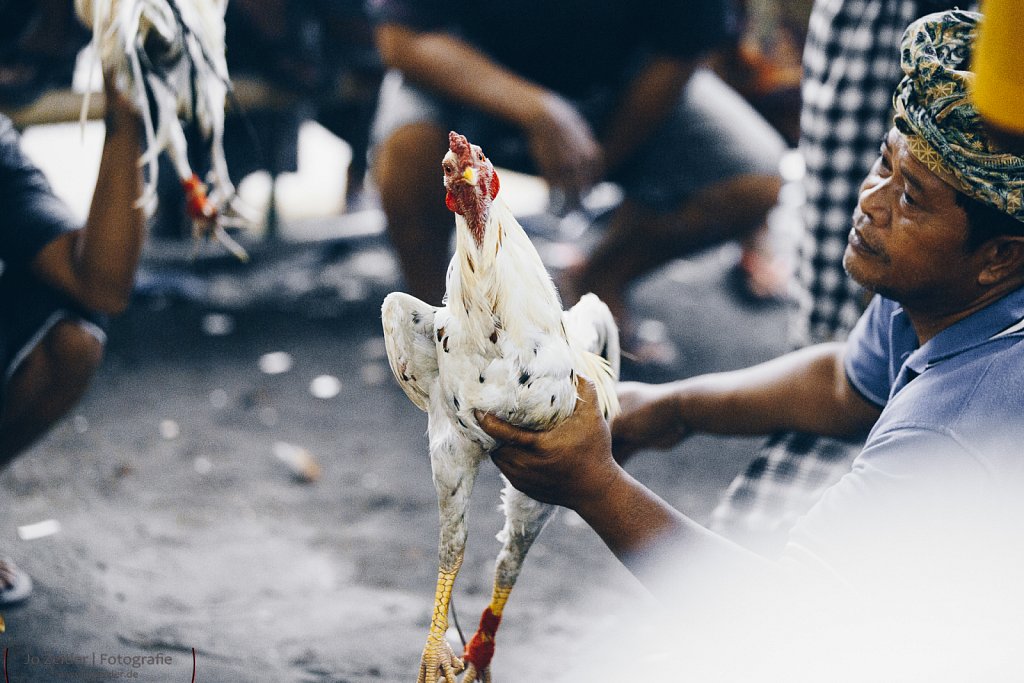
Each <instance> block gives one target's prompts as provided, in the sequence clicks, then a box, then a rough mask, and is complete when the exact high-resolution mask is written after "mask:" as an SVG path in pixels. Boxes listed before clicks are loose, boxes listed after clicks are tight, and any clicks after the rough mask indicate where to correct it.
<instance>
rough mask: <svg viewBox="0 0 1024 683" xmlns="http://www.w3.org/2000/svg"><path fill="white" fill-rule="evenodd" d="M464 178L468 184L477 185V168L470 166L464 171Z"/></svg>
mask: <svg viewBox="0 0 1024 683" xmlns="http://www.w3.org/2000/svg"><path fill="white" fill-rule="evenodd" d="M462 179H463V180H464V181H465V182H466V184H467V185H476V169H475V168H473V167H472V166H470V167H469V168H467V169H466V170H465V171H463V172H462Z"/></svg>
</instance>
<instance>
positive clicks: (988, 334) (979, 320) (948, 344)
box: [894, 287, 1024, 375]
mask: <svg viewBox="0 0 1024 683" xmlns="http://www.w3.org/2000/svg"><path fill="white" fill-rule="evenodd" d="M894 317H900V318H902V319H903V320H901V322H903V323H904V324H905V325H906V326H907V327H909V326H910V321H909V320H908V319H906V313H904V311H903V307H902V306H901V307H899V308H898V309H897V310H896V312H895V314H894ZM894 322H895V320H894ZM1011 334H1024V287H1022V288H1020V289H1016V290H1014V291H1013V292H1010V293H1009V294H1007V295H1006V296H1004V297H1002V298H1001V299H999V300H997V301H995V302H993V303H991V304H989V305H988V306H986V307H985V308H983V309H981V310H980V311H977V312H975V313H972V314H971V315H969V316H967V317H966V318H964V319H963V320H960V321H958V322H956V323H954V324H953V325H950V326H949V327H947V328H946V329H944V330H942V331H941V332H939V333H938V334H937V335H935V336H934V337H932V338H931V339H929V340H928V342H927V343H926V344H924V345H923V346H921V347H920V348H918V349H917V350H915V351H913V352H912V353H911V354H910V357H909V358H907V360H906V362H905V363H904V365H905V366H906V367H907V368H909V369H910V370H912V371H913V372H914V373H916V374H918V375H919V374H921V373H922V372H924V371H925V370H926V369H927V368H929V367H931V366H933V365H936V364H938V363H941V362H942V361H944V360H947V359H949V358H952V357H953V356H956V355H959V354H961V353H963V352H965V351H969V350H970V349H973V348H975V347H977V346H980V345H982V344H984V343H986V342H988V341H990V340H992V339H995V338H997V337H1003V336H1008V335H1011Z"/></svg>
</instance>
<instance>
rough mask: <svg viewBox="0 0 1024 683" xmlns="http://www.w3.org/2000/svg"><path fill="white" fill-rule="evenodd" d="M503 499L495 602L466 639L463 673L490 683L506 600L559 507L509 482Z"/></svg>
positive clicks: (465, 679) (469, 679)
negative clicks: (503, 512)
mask: <svg viewBox="0 0 1024 683" xmlns="http://www.w3.org/2000/svg"><path fill="white" fill-rule="evenodd" d="M502 503H503V508H504V510H505V528H504V529H502V531H501V533H500V534H498V538H499V539H500V540H501V542H502V547H501V552H500V553H499V554H498V562H497V564H496V565H495V568H494V588H493V590H492V592H491V603H490V604H489V605H488V606H487V609H485V610H484V613H483V616H481V617H480V626H479V628H477V631H476V633H475V634H473V637H472V638H471V639H470V641H469V642H468V643H466V651H465V653H464V654H463V660H464V661H465V662H466V674H465V676H463V679H462V680H463V683H471V682H472V681H474V680H479V681H483V683H490V681H491V669H490V666H491V659H492V658H493V656H494V639H495V635H496V634H497V631H498V626H499V624H500V623H501V615H502V613H503V612H504V611H505V604H506V603H507V602H508V598H509V594H510V593H511V592H512V587H513V586H515V584H516V579H518V578H519V572H520V571H521V570H522V568H523V561H524V560H525V559H526V554H527V553H528V552H529V550H530V546H532V545H533V542H534V541H535V540H536V538H537V536H538V535H539V534H540V532H541V530H542V529H543V528H544V525H545V524H546V523H547V521H548V519H549V518H550V517H551V513H552V512H554V509H555V508H554V506H552V505H545V504H544V503H539V502H537V501H535V500H532V499H530V498H528V497H527V496H525V495H524V494H522V493H520V492H519V491H517V490H515V489H514V488H512V487H511V486H509V485H506V487H505V490H504V491H502Z"/></svg>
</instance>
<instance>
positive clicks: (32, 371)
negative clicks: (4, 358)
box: [0, 320, 103, 466]
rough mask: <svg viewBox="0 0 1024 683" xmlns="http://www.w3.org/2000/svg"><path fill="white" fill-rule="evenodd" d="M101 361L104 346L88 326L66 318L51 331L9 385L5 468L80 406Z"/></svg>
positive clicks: (1, 455) (2, 435)
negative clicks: (70, 411)
mask: <svg viewBox="0 0 1024 683" xmlns="http://www.w3.org/2000/svg"><path fill="white" fill-rule="evenodd" d="M102 357H103V343H102V342H101V341H100V340H99V339H97V338H96V337H95V336H94V335H93V334H92V333H91V332H90V331H89V329H88V328H87V327H86V326H85V325H84V324H82V323H80V322H77V321H72V320H62V321H60V322H58V323H57V324H56V325H54V326H53V328H52V329H50V331H49V332H48V333H47V334H46V336H45V337H43V340H42V341H41V342H40V343H39V344H37V345H36V347H35V348H34V349H32V351H31V352H30V353H29V354H28V355H27V356H26V357H25V360H24V361H22V363H21V365H20V366H19V367H18V369H17V371H16V372H15V373H14V375H13V376H12V377H11V380H10V382H9V383H8V385H7V391H6V395H5V397H4V411H3V415H2V417H0V466H3V465H4V464H6V463H7V462H9V461H10V460H11V459H12V458H14V457H15V456H17V455H18V454H19V453H21V452H22V451H24V450H25V449H26V448H27V447H28V446H30V445H31V444H32V443H33V442H34V441H36V439H38V438H39V437H40V436H42V435H43V434H45V433H46V432H47V431H48V430H49V429H50V427H52V426H53V424H54V423H56V422H57V420H59V419H60V418H61V417H63V416H64V415H66V414H67V412H68V411H69V410H71V408H72V407H74V405H75V404H76V403H78V401H79V399H81V397H82V395H83V394H84V393H85V390H86V389H87V388H88V386H89V380H90V379H92V376H93V374H94V373H95V372H96V370H97V368H99V365H100V361H101V360H102Z"/></svg>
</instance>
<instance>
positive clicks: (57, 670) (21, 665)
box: [4, 649, 194, 683]
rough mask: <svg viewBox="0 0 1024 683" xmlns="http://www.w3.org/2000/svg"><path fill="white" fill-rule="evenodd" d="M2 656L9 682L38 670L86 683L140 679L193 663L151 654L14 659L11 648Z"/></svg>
mask: <svg viewBox="0 0 1024 683" xmlns="http://www.w3.org/2000/svg"><path fill="white" fill-rule="evenodd" d="M4 655H5V657H4V674H5V675H6V676H8V677H9V678H8V680H10V681H11V682H12V683H14V682H15V681H17V680H18V675H19V674H20V673H28V672H35V674H36V675H38V673H39V670H40V669H46V670H48V671H49V672H50V673H51V674H54V675H57V674H61V675H74V676H76V677H78V678H83V677H84V679H87V680H143V679H147V678H150V677H152V674H153V670H154V669H164V670H165V671H166V669H167V668H170V667H182V668H188V669H193V667H192V662H191V661H188V662H186V661H185V660H186V659H190V658H188V657H181V656H180V655H169V654H164V653H162V652H158V653H154V654H123V653H118V652H90V653H33V652H28V653H25V654H20V653H19V654H18V655H17V656H15V653H14V651H13V650H12V649H7V650H5V652H4ZM147 670H148V673H147ZM193 671H194V670H193ZM76 680H77V678H76ZM159 680H166V676H160V677H159Z"/></svg>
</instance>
